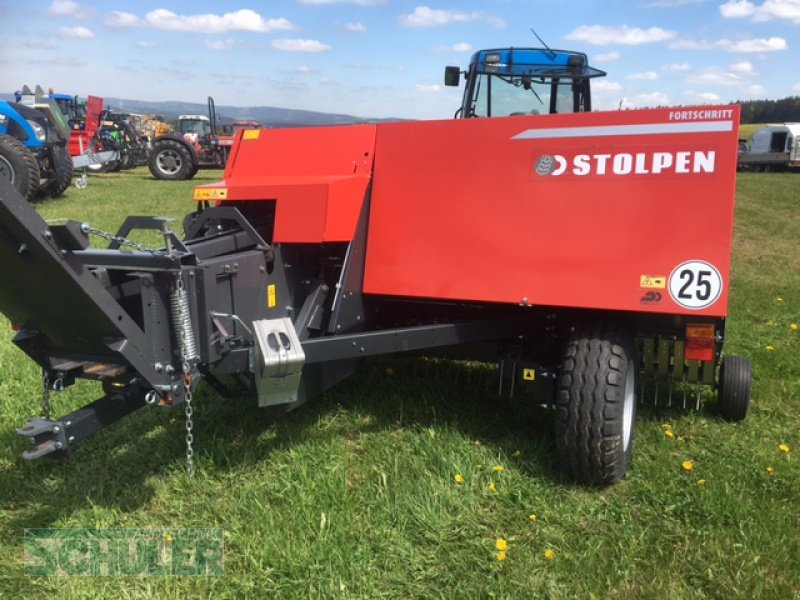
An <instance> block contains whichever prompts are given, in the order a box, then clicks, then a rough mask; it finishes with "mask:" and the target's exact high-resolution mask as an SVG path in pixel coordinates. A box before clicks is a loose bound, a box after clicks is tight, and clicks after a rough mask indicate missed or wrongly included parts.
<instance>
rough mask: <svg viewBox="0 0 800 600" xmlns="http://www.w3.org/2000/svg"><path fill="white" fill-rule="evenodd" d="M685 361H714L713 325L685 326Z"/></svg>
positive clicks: (689, 324) (697, 324)
mask: <svg viewBox="0 0 800 600" xmlns="http://www.w3.org/2000/svg"><path fill="white" fill-rule="evenodd" d="M684 356H685V358H686V360H703V361H711V360H714V325H713V323H687V324H686V350H685V354H684Z"/></svg>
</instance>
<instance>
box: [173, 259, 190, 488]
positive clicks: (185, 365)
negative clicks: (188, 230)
mask: <svg viewBox="0 0 800 600" xmlns="http://www.w3.org/2000/svg"><path fill="white" fill-rule="evenodd" d="M175 287H176V289H177V292H178V293H179V294H180V293H181V292H182V291H183V279H182V278H181V275H180V273H178V274H177V275H176V281H175ZM186 310H187V309H186V307H184V306H183V305H181V310H180V332H181V333H180V338H181V339H180V345H181V363H182V371H183V393H184V403H185V404H186V473H187V474H188V475H189V477H193V476H194V434H193V433H192V429H194V422H193V421H192V414H193V413H194V409H193V408H192V368H191V366H190V365H189V361H188V360H187V356H186V325H187V321H188V319H189V316H188V315H187V314H186Z"/></svg>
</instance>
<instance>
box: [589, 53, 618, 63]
mask: <svg viewBox="0 0 800 600" xmlns="http://www.w3.org/2000/svg"><path fill="white" fill-rule="evenodd" d="M620 58H622V55H621V54H620V53H619V52H607V53H606V54H597V55H595V57H594V62H596V63H610V62H616V61H618V60H619V59H620Z"/></svg>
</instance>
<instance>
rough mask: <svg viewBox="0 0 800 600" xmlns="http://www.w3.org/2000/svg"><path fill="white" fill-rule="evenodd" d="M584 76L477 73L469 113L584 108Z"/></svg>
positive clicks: (528, 112) (531, 112) (511, 113)
mask: <svg viewBox="0 0 800 600" xmlns="http://www.w3.org/2000/svg"><path fill="white" fill-rule="evenodd" d="M587 89H588V82H587V81H586V80H585V79H576V80H573V79H572V78H569V77H564V78H550V79H548V78H536V77H529V76H513V77H512V76H506V75H497V74H489V73H481V74H480V75H478V77H477V78H476V79H475V85H474V88H473V90H472V103H471V113H472V114H471V115H470V116H475V117H503V116H516V115H539V114H544V115H546V114H556V113H558V114H562V113H573V112H580V111H583V110H585V106H584V103H585V97H586V90H587Z"/></svg>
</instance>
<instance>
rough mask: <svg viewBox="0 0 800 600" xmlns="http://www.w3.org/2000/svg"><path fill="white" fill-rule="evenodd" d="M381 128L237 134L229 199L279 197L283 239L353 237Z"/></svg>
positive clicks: (278, 231) (277, 237)
mask: <svg viewBox="0 0 800 600" xmlns="http://www.w3.org/2000/svg"><path fill="white" fill-rule="evenodd" d="M375 133H376V127H375V126H374V125H354V126H347V127H324V128H323V127H310V128H297V129H262V130H259V131H258V132H254V131H244V130H241V131H239V132H237V135H236V141H235V143H234V147H233V150H232V153H231V157H230V159H229V160H228V164H227V166H226V169H225V179H224V180H223V181H221V182H217V183H213V184H208V185H204V186H198V188H199V189H215V188H216V189H220V188H225V189H226V190H227V192H226V198H225V200H223V201H222V203H225V202H231V201H241V200H271V201H275V202H276V209H275V210H276V214H275V232H274V237H273V240H274V241H275V242H278V243H281V242H303V243H317V242H335V241H349V240H351V239H352V237H353V234H354V232H355V226H356V221H357V220H358V215H359V213H360V211H361V206H362V204H363V201H364V197H365V194H366V190H367V187H368V186H369V182H370V177H371V171H372V163H373V155H374V148H375Z"/></svg>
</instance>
